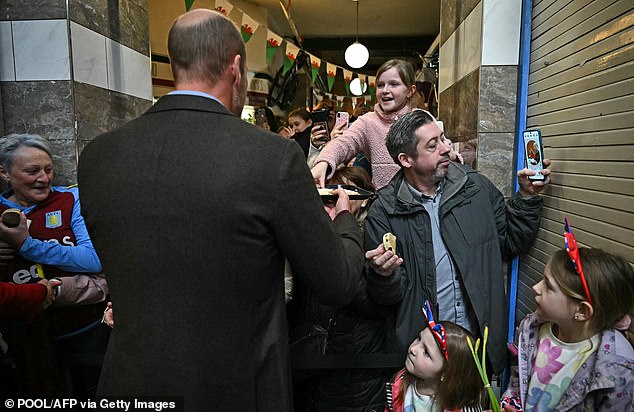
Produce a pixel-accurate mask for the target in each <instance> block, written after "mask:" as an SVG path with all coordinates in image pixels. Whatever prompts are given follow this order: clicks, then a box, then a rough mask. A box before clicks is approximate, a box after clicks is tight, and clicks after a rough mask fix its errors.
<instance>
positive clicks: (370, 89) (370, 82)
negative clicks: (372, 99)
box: [368, 76, 376, 96]
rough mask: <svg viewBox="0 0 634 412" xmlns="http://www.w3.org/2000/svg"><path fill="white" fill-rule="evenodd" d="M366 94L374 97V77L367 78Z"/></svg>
mask: <svg viewBox="0 0 634 412" xmlns="http://www.w3.org/2000/svg"><path fill="white" fill-rule="evenodd" d="M368 92H369V93H370V96H374V94H375V92H376V76H368Z"/></svg>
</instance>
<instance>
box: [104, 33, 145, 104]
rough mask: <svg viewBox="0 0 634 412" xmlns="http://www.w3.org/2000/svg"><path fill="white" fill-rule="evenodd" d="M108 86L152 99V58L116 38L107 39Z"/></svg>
mask: <svg viewBox="0 0 634 412" xmlns="http://www.w3.org/2000/svg"><path fill="white" fill-rule="evenodd" d="M106 53H107V59H108V88H109V89H111V90H115V91H117V92H120V93H125V94H129V95H132V96H136V97H141V98H143V99H148V100H151V99H152V71H151V64H150V58H149V57H148V56H144V55H143V54H141V53H139V52H137V51H135V50H132V49H130V48H129V47H126V46H124V45H122V44H120V43H117V42H116V41H114V40H111V39H106Z"/></svg>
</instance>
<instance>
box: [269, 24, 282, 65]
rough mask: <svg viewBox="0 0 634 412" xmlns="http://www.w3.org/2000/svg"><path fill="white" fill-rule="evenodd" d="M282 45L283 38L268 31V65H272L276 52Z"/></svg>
mask: <svg viewBox="0 0 634 412" xmlns="http://www.w3.org/2000/svg"><path fill="white" fill-rule="evenodd" d="M281 45H282V37H280V36H278V35H277V34H275V33H273V32H272V31H271V30H268V29H267V34H266V64H271V60H273V57H274V56H275V52H276V51H277V49H278V48H279V47H280V46H281Z"/></svg>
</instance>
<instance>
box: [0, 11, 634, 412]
mask: <svg viewBox="0 0 634 412" xmlns="http://www.w3.org/2000/svg"><path fill="white" fill-rule="evenodd" d="M168 49H169V54H170V60H171V64H172V71H173V74H174V80H175V89H176V90H175V91H173V92H171V93H169V94H167V95H166V96H163V97H161V98H160V99H159V100H158V102H157V103H156V104H155V105H154V106H153V107H152V108H150V109H149V110H148V111H147V112H146V113H145V114H143V115H142V116H141V117H139V118H137V119H135V120H133V121H131V122H129V123H128V124H126V125H124V126H122V127H120V128H118V129H115V130H112V131H110V132H107V133H105V134H103V135H101V136H98V137H97V138H95V139H94V141H93V142H91V143H90V144H89V145H88V146H87V147H86V148H85V149H84V151H83V152H82V154H81V157H80V161H79V166H78V181H79V185H80V186H79V187H80V189H78V188H77V187H70V188H66V187H60V186H53V185H52V181H53V179H54V164H53V160H52V159H53V154H52V152H51V149H50V146H49V144H48V142H47V141H46V140H45V139H43V138H41V137H39V136H35V135H29V134H25V135H9V136H6V137H4V138H3V139H1V140H0V177H1V178H2V179H4V181H5V182H7V184H8V185H9V190H7V191H5V192H4V193H2V195H1V196H0V211H4V212H5V213H3V214H2V217H0V273H2V276H1V277H0V332H1V333H2V335H0V357H1V359H2V362H1V363H0V394H1V395H4V396H5V397H7V396H9V395H17V394H19V395H25V396H26V395H31V396H47V397H55V396H75V397H78V398H81V397H84V398H89V397H94V396H109V397H115V396H135V397H138V396H159V395H170V396H179V397H182V398H183V399H184V405H185V407H186V410H192V411H197V410H228V411H229V410H231V411H234V410H248V411H251V410H261V411H269V410H275V411H291V410H296V411H334V412H339V411H341V412H343V411H346V412H354V411H358V412H361V411H383V410H385V411H433V412H436V411H456V410H462V411H465V412H467V411H482V410H483V409H491V408H492V407H493V406H494V403H495V404H496V403H497V400H495V399H493V400H492V399H489V398H487V396H486V395H487V391H486V390H485V384H484V383H483V381H482V379H481V378H482V376H481V373H480V371H479V369H478V367H477V366H476V363H475V362H474V361H473V357H474V356H481V357H482V358H483V359H484V358H486V360H487V361H488V362H485V364H486V365H487V366H488V367H489V373H490V374H491V373H492V374H499V373H501V372H502V370H504V369H505V368H506V367H507V364H508V360H509V359H508V358H509V351H508V348H507V346H508V342H507V340H506V339H507V327H508V325H507V323H508V319H507V316H508V309H507V308H508V299H507V296H506V293H505V286H504V285H505V281H504V273H503V262H504V260H506V259H510V258H512V257H514V256H517V255H519V254H522V253H524V252H526V251H527V250H528V249H529V248H530V247H531V246H532V243H533V241H534V240H535V238H536V236H537V231H538V230H539V227H540V220H541V210H542V203H543V201H542V198H541V196H540V193H541V192H542V190H544V188H545V187H547V186H548V184H549V183H550V179H551V178H550V170H548V169H544V170H542V171H541V173H542V174H543V175H544V176H545V180H543V181H531V180H530V179H529V177H530V176H532V175H533V174H535V173H536V172H535V171H532V170H528V169H523V170H521V171H519V172H518V174H517V176H518V182H519V186H520V189H519V191H518V192H517V193H516V194H514V195H513V196H512V197H511V198H510V199H508V200H505V199H504V197H503V195H502V194H501V193H500V192H499V190H497V189H496V188H495V186H494V185H493V184H492V183H491V182H490V181H489V180H488V179H487V178H486V177H485V176H483V175H481V174H480V173H478V172H476V171H475V170H474V169H473V168H472V167H470V166H469V165H468V164H463V163H462V162H461V161H460V159H461V158H460V157H459V156H458V155H457V154H456V153H455V152H454V151H453V149H452V146H451V144H450V142H449V141H448V139H447V138H446V136H445V134H444V132H443V130H442V129H441V127H439V126H441V124H440V123H439V122H438V121H437V120H436V119H435V118H434V116H432V115H431V114H430V113H429V112H427V111H424V110H420V109H416V108H415V107H414V106H413V104H411V100H412V98H413V95H414V93H415V84H414V83H415V82H414V71H413V68H412V66H411V64H410V63H408V62H406V61H403V60H398V59H396V60H390V61H388V62H386V63H385V64H383V65H382V66H381V67H380V68H379V70H378V72H377V75H376V79H377V81H376V102H377V103H376V104H375V105H374V108H373V110H371V111H369V112H367V113H365V114H363V115H360V116H358V117H356V116H352V119H351V120H352V122H351V123H350V126H349V127H348V126H347V124H346V125H344V124H343V123H341V124H338V123H335V112H336V110H335V108H334V105H333V104H332V102H330V101H328V100H327V99H325V100H324V101H322V102H321V103H320V104H319V105H318V106H317V107H316V108H315V110H323V111H324V112H325V113H326V119H327V120H326V122H325V124H324V125H322V124H319V125H317V124H314V121H313V117H312V116H311V113H310V112H308V111H307V110H305V109H304V108H299V109H297V110H294V111H291V112H290V113H289V114H288V126H287V127H283V126H282V127H278V125H277V122H276V120H275V118H274V116H273V117H271V115H272V113H268V112H267V111H266V110H262V111H261V112H260V113H259V116H260V117H261V122H260V123H259V125H260V126H261V128H258V127H255V126H253V125H250V124H248V123H247V122H244V121H242V120H241V119H240V118H239V115H240V113H241V111H242V107H243V105H244V101H245V96H246V79H247V76H246V52H245V46H244V42H243V40H242V37H241V35H240V32H239V31H238V30H237V29H236V28H235V26H234V24H233V23H232V22H231V21H230V20H229V19H227V18H226V17H224V16H223V15H221V14H219V13H216V12H213V11H209V10H205V9H196V10H193V11H190V12H187V13H185V14H184V15H182V16H180V17H179V18H178V19H177V20H176V21H175V22H174V24H173V26H172V28H171V30H170V33H169V38H168ZM279 134H285V135H287V137H289V138H281V137H280V135H279ZM364 162H365V163H364ZM364 164H365V166H366V167H365V168H364V167H361V166H363V165H364ZM543 164H544V166H545V167H548V166H550V161H549V160H548V159H544V160H543ZM316 186H317V187H319V188H324V187H325V186H328V187H330V188H332V191H331V192H329V193H328V194H327V195H325V196H323V197H322V196H320V194H319V192H318V190H317V188H316ZM344 187H345V188H348V189H350V188H352V189H355V188H356V189H358V190H359V191H358V192H355V191H354V190H353V191H347V190H346V189H345V188H344ZM79 190H81V199H82V203H81V206H80V202H79ZM355 193H367V194H369V195H359V196H355ZM11 213H13V214H15V215H16V216H17V217H15V219H11V217H10V214H11ZM389 234H391V235H392V236H395V237H396V244H395V247H393V246H392V245H390V246H389V247H387V246H386V244H385V242H384V239H385V237H386V235H389ZM388 238H390V236H388ZM563 245H564V239H562V250H560V251H558V252H556V253H555V254H554V255H553V256H551V258H550V259H549V261H548V264H547V265H546V268H545V270H544V276H543V280H541V281H540V282H539V283H538V284H537V285H535V287H534V291H535V295H536V297H535V300H536V304H537V311H536V312H535V313H532V314H530V315H529V316H528V317H527V318H526V319H524V320H523V321H522V323H521V325H520V328H519V330H520V333H519V341H518V344H517V351H518V355H517V360H516V361H515V364H516V365H517V367H515V368H513V369H512V376H511V381H510V385H509V386H508V388H507V389H506V391H505V393H504V394H503V396H502V399H501V407H502V408H504V410H505V411H550V410H578V411H582V410H601V411H616V410H631V409H632V407H633V397H634V395H633V394H634V379H633V376H632V365H633V364H634V350H633V349H632V339H631V335H629V334H628V332H627V330H628V328H630V318H629V315H630V314H631V313H632V312H633V309H634V307H633V301H634V299H633V296H634V272H633V270H632V267H631V265H630V264H629V263H628V262H627V261H625V260H624V259H623V258H620V257H618V256H615V255H613V254H610V253H608V252H604V251H601V250H598V249H587V248H581V247H577V245H576V241H575V239H574V235H573V234H572V230H571V228H570V226H569V224H568V222H567V221H566V234H565V248H564V247H563ZM106 279H107V283H106ZM102 322H104V323H105V324H102ZM485 331H487V332H485ZM478 338H484V339H485V340H486V341H487V345H486V350H485V352H484V353H482V354H480V355H477V354H474V353H473V352H472V349H473V348H472V347H471V346H470V343H468V340H470V341H475V340H476V339H478ZM106 345H107V350H106ZM475 351H478V348H477V347H476V349H475ZM78 353H79V354H84V355H94V356H95V357H96V359H99V362H85V363H81V362H76V361H73V359H74V355H77V354H78ZM104 353H105V357H103V356H104ZM102 357H103V362H101V359H102ZM75 358H76V356H75ZM496 406H497V405H496Z"/></svg>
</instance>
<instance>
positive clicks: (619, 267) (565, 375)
mask: <svg viewBox="0 0 634 412" xmlns="http://www.w3.org/2000/svg"><path fill="white" fill-rule="evenodd" d="M566 229H567V230H566V233H567V234H566V237H567V242H566V243H567V249H568V252H567V251H566V250H560V251H558V252H556V253H555V254H554V255H553V256H552V257H551V258H550V260H549V261H548V263H547V264H546V268H545V269H544V278H543V279H542V280H541V281H540V282H539V283H538V284H536V285H535V286H534V287H533V289H534V291H535V300H536V302H537V310H536V311H535V313H532V314H530V315H528V316H527V317H526V318H525V319H524V320H523V321H522V323H521V325H520V333H519V344H518V347H519V355H518V367H517V368H515V370H514V371H513V376H512V377H511V382H510V386H509V388H508V389H507V391H506V392H505V393H504V395H503V396H504V398H503V401H502V405H503V406H504V407H505V410H506V411H514V410H518V411H520V410H522V409H523V410H526V411H553V410H556V411H560V410H561V411H564V410H565V411H631V410H633V409H632V408H633V404H632V397H633V394H634V351H633V350H632V345H631V343H630V342H628V340H627V339H626V338H625V337H624V336H623V335H622V334H621V333H620V332H619V331H618V330H616V329H614V326H615V325H620V326H619V328H625V329H627V327H628V326H629V315H628V314H629V313H632V309H633V303H634V295H633V293H634V292H633V291H634V271H633V270H632V267H631V266H630V265H629V263H628V262H627V261H625V260H624V259H622V258H620V257H618V256H614V255H612V254H610V253H607V252H604V251H602V250H599V249H586V248H580V249H578V248H577V246H576V242H575V240H574V237H572V233H571V232H570V229H569V226H568V222H567V221H566ZM511 403H512V404H514V405H516V406H514V407H510V406H508V405H509V404H511ZM518 403H519V405H518Z"/></svg>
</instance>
